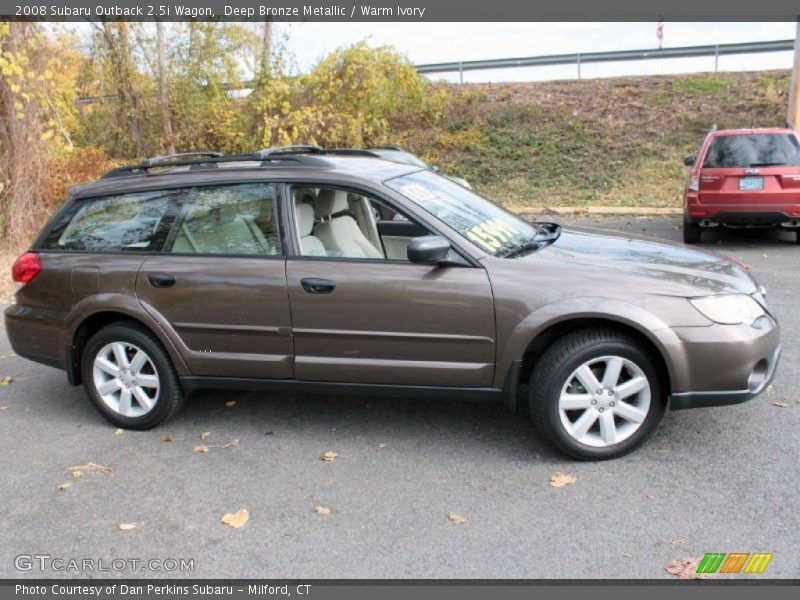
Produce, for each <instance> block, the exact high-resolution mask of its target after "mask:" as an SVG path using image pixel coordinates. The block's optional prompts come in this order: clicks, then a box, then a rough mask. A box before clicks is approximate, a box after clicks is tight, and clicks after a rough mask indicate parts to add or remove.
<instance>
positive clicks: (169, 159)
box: [142, 152, 224, 167]
mask: <svg viewBox="0 0 800 600" xmlns="http://www.w3.org/2000/svg"><path fill="white" fill-rule="evenodd" d="M191 156H203V157H205V158H220V157H221V156H224V154H222V152H184V153H183V154H167V155H164V156H153V157H152V158H147V159H145V160H143V161H142V164H143V165H147V166H151V167H154V166H156V165H165V164H169V163H173V162H175V161H180V160H188V159H189V157H191Z"/></svg>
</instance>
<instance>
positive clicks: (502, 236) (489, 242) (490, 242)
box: [466, 218, 520, 253]
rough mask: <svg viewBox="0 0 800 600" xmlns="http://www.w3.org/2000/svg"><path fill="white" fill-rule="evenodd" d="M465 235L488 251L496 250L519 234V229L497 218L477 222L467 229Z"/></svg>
mask: <svg viewBox="0 0 800 600" xmlns="http://www.w3.org/2000/svg"><path fill="white" fill-rule="evenodd" d="M466 235H467V237H468V238H469V239H470V240H472V241H473V242H475V243H476V244H477V245H478V246H480V247H481V248H483V249H484V250H486V251H488V252H492V253H494V252H496V251H497V250H499V249H500V248H502V247H503V245H504V244H505V243H506V242H508V241H510V240H512V239H513V238H514V236H517V235H520V231H519V230H517V229H515V228H514V227H512V226H511V225H509V224H508V223H505V222H503V221H501V220H500V219H498V218H494V219H488V220H486V221H483V222H482V223H478V224H477V225H475V226H474V227H472V228H471V229H470V230H469V231H467V234H466Z"/></svg>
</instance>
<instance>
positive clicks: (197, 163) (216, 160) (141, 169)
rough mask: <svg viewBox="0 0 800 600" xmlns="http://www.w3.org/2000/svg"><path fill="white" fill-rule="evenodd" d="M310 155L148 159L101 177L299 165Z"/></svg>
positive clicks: (111, 171) (304, 162)
mask: <svg viewBox="0 0 800 600" xmlns="http://www.w3.org/2000/svg"><path fill="white" fill-rule="evenodd" d="M310 158H312V157H301V156H293V157H281V156H266V157H265V156H262V155H261V154H260V153H258V152H254V153H251V154H229V155H221V156H217V157H214V156H211V157H209V158H198V159H176V160H170V161H164V162H158V161H157V162H155V163H153V162H152V160H150V159H148V160H146V161H144V162H141V163H137V164H133V165H125V166H122V167H117V168H115V169H111V170H110V171H108V172H107V173H106V174H105V175H103V176H102V177H101V179H113V178H115V177H128V176H131V175H154V174H157V173H165V172H169V171H156V173H151V172H150V170H151V169H154V168H156V169H160V168H170V167H185V166H188V167H189V168H190V169H192V170H194V169H216V168H218V167H219V165H220V164H221V163H235V162H239V163H242V162H258V163H260V165H259V166H261V167H267V166H273V165H277V164H281V165H291V164H296V165H301V164H308V163H309V161H308V160H307V159H310Z"/></svg>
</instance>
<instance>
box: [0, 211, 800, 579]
mask: <svg viewBox="0 0 800 600" xmlns="http://www.w3.org/2000/svg"><path fill="white" fill-rule="evenodd" d="M559 220H560V221H561V222H562V223H564V224H571V223H576V224H580V225H588V226H592V227H601V228H605V229H610V230H615V231H625V232H632V233H637V234H644V235H653V236H657V237H661V238H667V239H672V240H677V239H679V237H680V221H679V220H678V219H674V218H663V217H659V218H613V219H602V220H597V219H592V220H588V219H583V220H582V219H563V218H559ZM703 247H706V248H710V249H713V250H715V251H718V252H722V253H725V254H728V255H730V256H733V257H735V258H737V259H739V260H740V261H742V262H743V263H746V264H747V265H749V266H750V267H751V269H752V271H753V273H754V274H755V275H756V277H757V278H758V279H759V280H760V281H761V282H762V283H763V284H764V285H765V286H766V288H767V290H768V301H769V304H770V306H771V308H772V309H773V311H774V312H775V314H776V315H777V317H778V319H779V321H780V323H781V326H782V328H783V340H784V354H783V358H782V364H781V365H780V367H779V370H778V375H777V378H776V380H775V382H774V385H773V387H772V388H771V389H770V390H769V391H768V393H765V394H763V395H762V396H760V397H759V398H757V399H755V400H753V401H751V402H749V403H746V404H743V405H739V406H730V407H724V408H716V409H696V410H687V411H676V412H673V413H669V414H667V416H666V418H665V419H664V422H663V423H662V425H661V427H660V429H659V430H658V431H657V433H656V435H655V436H654V437H653V438H652V439H651V440H650V441H649V442H648V443H647V444H646V445H645V446H643V447H642V448H640V449H639V450H637V451H636V452H634V453H633V454H631V455H629V456H627V457H625V458H622V459H618V460H614V461H609V462H601V463H580V462H576V461H573V460H570V459H566V458H564V457H562V456H561V455H559V454H557V453H556V452H554V451H553V450H552V449H551V447H550V446H548V445H547V444H546V443H545V442H544V441H543V440H540V439H539V438H538V437H537V435H536V433H535V432H534V430H533V428H532V427H531V425H530V424H529V423H528V422H527V421H526V420H525V419H524V418H521V417H518V416H514V415H511V414H509V413H508V412H507V411H506V409H505V408H503V407H501V406H495V405H488V404H480V403H468V402H455V401H453V402H436V403H434V402H426V401H421V400H415V399H414V398H409V399H407V400H402V401H400V400H382V399H363V398H361V399H353V398H346V397H333V396H291V395H267V394H263V393H238V392H237V393H224V392H204V393H198V394H196V395H194V396H193V397H192V398H191V399H190V401H189V403H188V404H187V406H186V407H185V408H184V410H183V411H182V412H181V413H180V414H179V415H178V416H177V417H176V418H175V419H173V420H172V421H171V422H169V423H168V424H166V425H164V426H161V427H159V428H157V429H155V430H152V431H148V432H133V431H125V432H124V433H117V432H116V431H115V429H114V427H112V426H111V425H109V424H108V423H107V422H106V421H104V420H103V419H102V418H101V417H100V416H99V414H98V413H97V412H96V411H95V410H94V409H93V408H92V407H91V405H90V404H89V402H88V400H86V399H85V397H84V394H83V390H82V389H81V388H73V387H70V386H69V385H68V384H67V381H66V378H65V375H64V373H63V372H61V371H57V370H55V369H51V368H48V367H45V366H41V365H38V364H34V363H32V362H28V361H26V360H23V359H21V358H18V357H14V356H10V357H9V356H8V355H9V354H10V353H11V352H12V351H11V349H10V347H9V345H8V341H7V340H6V337H5V331H4V330H3V333H2V334H1V335H0V357H1V358H0V383H2V381H3V380H2V378H3V377H11V378H12V380H11V382H10V383H8V385H0V409H2V410H0V457H2V458H1V459H0V460H1V461H2V462H1V463H0V464H2V469H0V476H1V477H2V479H3V483H2V485H0V523H1V524H2V530H3V533H2V540H3V542H2V544H0V577H5V578H10V577H14V578H16V577H64V576H67V577H73V576H88V577H129V576H137V577H178V576H187V575H191V576H193V577H215V578H216V577H292V578H414V579H417V578H661V577H664V578H670V577H672V576H671V575H669V574H668V573H667V572H666V571H665V565H666V564H667V563H669V562H670V561H672V560H675V559H682V558H688V557H698V556H702V555H703V554H704V553H706V552H756V551H759V552H772V553H774V558H773V559H772V562H771V563H770V564H769V566H768V568H767V570H766V572H765V573H764V575H760V576H758V577H761V578H764V577H781V578H798V577H800V535H798V532H800V510H798V498H800V478H798V465H800V392H798V389H800V375H799V374H798V371H797V369H796V368H795V365H797V362H798V358H800V356H798V355H799V354H800V343H798V341H797V336H798V332H800V314H798V311H797V310H796V309H797V306H798V304H797V298H798V292H800V289H799V288H800V285H799V284H800V270H798V268H797V267H798V259H800V246H798V245H796V244H795V242H794V236H793V235H790V234H785V233H777V232H773V231H755V232H751V231H736V232H724V234H722V235H718V234H715V235H714V236H711V238H710V241H709V242H708V243H706V244H704V245H703ZM231 401H233V402H234V403H233V404H232V405H231V406H229V405H228V403H231ZM774 403H779V404H785V405H786V407H782V406H776V405H775V404H774ZM205 432H210V434H209V435H207V436H206V437H204V438H202V434H204V433H205ZM165 436H166V437H167V439H172V440H173V441H163V440H164V438H165ZM201 438H202V439H201ZM235 441H236V442H235ZM199 445H204V446H206V447H207V451H206V452H199V451H195V447H196V446H199ZM326 452H334V453H337V454H339V456H338V458H336V459H335V460H332V461H323V460H320V457H321V456H322V455H323V454H324V453H326ZM88 463H95V464H97V465H102V466H105V467H110V468H112V469H113V473H111V474H105V473H102V472H95V471H92V470H91V469H84V470H83V476H81V477H73V476H72V475H70V474H69V473H68V471H67V469H68V468H69V467H73V466H81V465H87V464H88ZM556 472H564V473H567V474H571V475H574V476H575V478H576V481H575V483H574V484H572V485H569V486H566V487H563V488H553V487H551V486H550V485H549V484H548V481H549V479H550V477H551V475H553V474H554V473H556ZM63 483H69V484H71V486H69V487H68V488H67V489H63V490H59V486H60V485H61V484H63ZM316 507H325V508H329V509H330V514H318V513H316V512H315V508H316ZM241 508H246V509H247V510H248V512H249V521H248V522H247V523H246V524H245V525H244V526H243V527H241V528H240V529H233V528H230V527H228V526H226V525H224V524H222V523H221V522H220V519H221V517H222V516H223V514H224V513H234V512H235V511H237V510H239V509H241ZM322 512H325V511H322ZM451 513H455V514H457V515H459V516H461V517H463V518H464V519H466V522H463V523H454V522H453V521H452V520H451V519H450V515H451ZM120 524H129V525H132V526H133V528H130V529H128V530H121V529H120V527H119V526H120ZM32 555H46V556H49V557H50V559H63V560H64V561H67V562H63V563H56V564H57V565H60V566H61V567H63V568H66V569H67V570H66V571H64V570H55V569H53V568H52V566H53V565H52V563H50V562H49V559H41V560H40V559H27V558H26V556H32ZM20 556H22V558H21V559H20V558H18V557H20ZM70 559H76V560H78V561H81V562H82V561H84V559H90V560H92V561H94V562H93V565H94V569H95V570H94V571H92V570H78V571H75V570H72V569H71V568H70V567H71V566H73V563H70V562H68V561H69V560H70ZM113 559H124V560H125V561H127V562H126V564H128V565H130V564H132V563H131V562H130V560H129V559H136V560H142V561H149V560H151V559H156V560H158V561H162V562H161V564H162V567H161V569H162V570H159V569H158V568H157V567H158V565H157V564H155V563H153V564H151V565H147V564H143V563H138V564H137V567H136V568H135V569H132V568H130V567H125V568H124V569H122V570H120V571H115V570H114V568H115V566H116V567H121V563H120V562H119V561H118V562H117V563H116V564H115V563H112V560H113ZM167 559H175V560H177V561H180V560H181V559H187V560H192V561H193V570H192V571H188V572H183V573H181V572H180V571H172V570H163V569H171V568H173V567H176V566H179V562H178V563H177V564H176V563H172V562H170V561H169V560H167ZM100 561H102V562H100ZM41 563H44V564H45V565H47V564H49V565H50V567H48V568H46V569H45V570H44V571H42V570H41V569H40V568H39V565H40V564H41ZM28 565H30V566H31V569H30V570H24V569H26V567H27V566H28ZM75 566H80V565H78V564H77V563H75ZM142 567H145V569H144V570H143V569H142ZM148 567H152V568H148ZM99 568H107V569H111V570H110V571H98V570H97V569H99ZM20 569H23V570H20ZM725 577H742V575H731V576H725Z"/></svg>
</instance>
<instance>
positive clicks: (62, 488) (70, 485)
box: [58, 482, 72, 492]
mask: <svg viewBox="0 0 800 600" xmlns="http://www.w3.org/2000/svg"><path fill="white" fill-rule="evenodd" d="M71 487H72V484H71V483H69V482H65V483H62V484H61V485H60V486H58V491H59V492H63V491H64V490H68V489H69V488H71Z"/></svg>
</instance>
